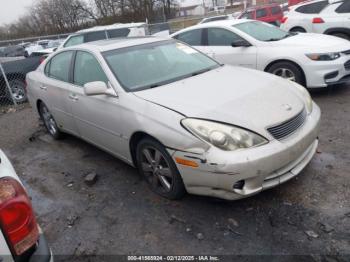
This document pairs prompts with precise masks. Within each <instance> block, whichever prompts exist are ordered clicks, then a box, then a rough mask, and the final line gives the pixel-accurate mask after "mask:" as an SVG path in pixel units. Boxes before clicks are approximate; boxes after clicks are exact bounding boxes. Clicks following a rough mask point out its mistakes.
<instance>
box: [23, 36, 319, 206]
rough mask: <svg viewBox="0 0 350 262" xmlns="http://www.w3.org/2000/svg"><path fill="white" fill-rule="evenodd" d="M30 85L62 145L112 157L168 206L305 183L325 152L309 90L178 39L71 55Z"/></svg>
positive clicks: (32, 76) (92, 46)
mask: <svg viewBox="0 0 350 262" xmlns="http://www.w3.org/2000/svg"><path fill="white" fill-rule="evenodd" d="M73 72H74V73H73ZM27 83H28V97H29V100H30V102H31V105H32V106H33V108H34V109H36V110H37V111H38V113H39V114H40V116H41V118H42V119H43V121H44V123H45V126H46V128H47V130H48V131H49V133H50V134H51V135H52V136H53V137H54V138H60V137H61V135H62V132H67V133H70V134H73V135H75V136H78V137H80V138H82V139H84V140H86V141H88V142H90V143H92V144H94V145H96V146H98V147H100V148H102V149H103V150H105V151H107V152H110V153H111V154H113V155H115V156H116V157H118V158H120V159H122V160H123V161H125V162H127V163H129V164H130V165H133V166H135V167H138V168H139V170H140V173H141V174H142V175H143V176H144V177H145V180H146V181H147V182H148V183H149V185H150V187H151V189H152V190H153V191H154V192H156V193H157V194H160V195H162V196H164V197H167V198H170V199H176V198H180V197H181V196H183V194H184V193H185V192H186V191H187V192H189V193H192V194H199V195H208V196H215V197H220V198H225V199H231V200H234V199H239V198H243V197H248V196H251V195H254V194H257V193H259V192H261V191H262V190H266V189H268V188H271V187H274V186H278V185H279V184H281V183H284V182H286V181H288V180H290V179H291V178H293V177H295V176H297V175H298V174H299V173H300V172H301V171H302V169H303V168H304V167H305V166H306V165H307V164H308V163H309V162H310V160H311V158H312V157H313V155H314V154H315V152H316V149H317V146H318V130H319V122H320V117H321V112H320V109H319V107H318V106H317V105H316V104H315V103H313V101H312V99H311V97H310V95H309V94H308V92H307V91H306V89H305V88H304V87H302V86H300V85H298V84H297V83H294V82H291V81H286V80H284V79H282V78H279V77H276V76H273V75H271V74H266V73H263V72H259V71H257V70H249V69H245V68H239V67H232V66H229V65H224V66H222V65H220V64H219V63H217V62H216V61H215V60H212V59H211V58H209V57H207V56H205V55H204V54H202V53H200V52H198V51H197V50H195V49H193V48H191V47H190V46H187V45H185V44H182V43H180V42H178V41H175V40H173V39H170V40H162V39H157V38H153V37H149V38H133V39H118V40H109V41H99V42H91V43H87V44H84V45H79V46H75V47H71V48H65V49H63V50H60V51H58V52H57V53H55V54H53V55H51V56H50V57H49V58H48V59H47V60H45V62H44V63H43V64H41V65H40V67H39V68H38V69H37V70H36V71H34V72H31V73H29V74H28V75H27Z"/></svg>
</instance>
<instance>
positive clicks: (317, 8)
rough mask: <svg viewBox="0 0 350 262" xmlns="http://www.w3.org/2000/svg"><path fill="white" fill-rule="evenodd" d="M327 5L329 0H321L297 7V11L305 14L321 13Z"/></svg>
mask: <svg viewBox="0 0 350 262" xmlns="http://www.w3.org/2000/svg"><path fill="white" fill-rule="evenodd" d="M327 5H328V0H327V1H320V2H316V3H311V4H305V5H303V6H300V7H298V8H297V9H295V11H296V12H299V13H303V14H319V13H320V12H321V11H322V10H323V8H325V7H326V6H327Z"/></svg>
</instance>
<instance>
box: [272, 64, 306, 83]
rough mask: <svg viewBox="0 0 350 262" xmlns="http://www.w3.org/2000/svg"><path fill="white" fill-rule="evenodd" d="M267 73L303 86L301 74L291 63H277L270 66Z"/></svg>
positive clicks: (303, 81)
mask: <svg viewBox="0 0 350 262" xmlns="http://www.w3.org/2000/svg"><path fill="white" fill-rule="evenodd" d="M267 72H269V73H271V74H274V75H277V76H280V77H282V78H285V79H288V80H290V81H293V82H297V83H298V84H300V85H305V80H304V75H303V72H302V71H301V70H300V69H299V67H297V66H296V65H294V64H293V63H291V62H277V63H275V64H273V65H271V66H270V67H269V68H268V69H267Z"/></svg>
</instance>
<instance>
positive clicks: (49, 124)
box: [39, 102, 63, 140]
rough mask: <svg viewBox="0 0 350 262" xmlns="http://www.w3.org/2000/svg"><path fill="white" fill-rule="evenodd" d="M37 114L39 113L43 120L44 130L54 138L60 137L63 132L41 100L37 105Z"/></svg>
mask: <svg viewBox="0 0 350 262" xmlns="http://www.w3.org/2000/svg"><path fill="white" fill-rule="evenodd" d="M39 114H40V118H41V120H42V121H43V122H44V125H45V127H46V130H47V131H48V132H49V134H50V135H51V136H52V137H53V138H54V139H55V140H59V139H61V138H62V136H63V134H62V132H61V131H60V130H59V128H58V126H57V124H56V121H55V119H54V117H53V115H52V114H51V113H50V111H49V109H48V108H47V106H46V105H45V104H44V103H43V102H41V103H40V105H39Z"/></svg>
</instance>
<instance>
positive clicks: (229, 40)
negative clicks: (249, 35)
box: [208, 28, 243, 46]
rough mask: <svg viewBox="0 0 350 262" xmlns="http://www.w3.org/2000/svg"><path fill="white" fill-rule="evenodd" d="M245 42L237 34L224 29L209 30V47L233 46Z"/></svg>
mask: <svg viewBox="0 0 350 262" xmlns="http://www.w3.org/2000/svg"><path fill="white" fill-rule="evenodd" d="M239 40H243V39H242V38H241V37H240V36H238V35H236V34H235V33H233V32H231V31H228V30H226V29H222V28H208V45H209V46H232V44H233V43H235V42H237V41H239Z"/></svg>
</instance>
